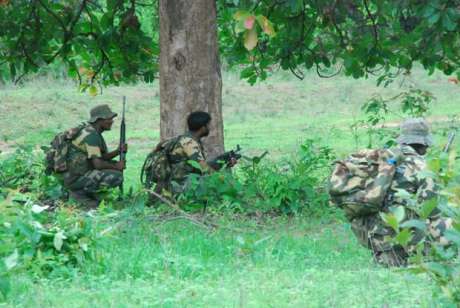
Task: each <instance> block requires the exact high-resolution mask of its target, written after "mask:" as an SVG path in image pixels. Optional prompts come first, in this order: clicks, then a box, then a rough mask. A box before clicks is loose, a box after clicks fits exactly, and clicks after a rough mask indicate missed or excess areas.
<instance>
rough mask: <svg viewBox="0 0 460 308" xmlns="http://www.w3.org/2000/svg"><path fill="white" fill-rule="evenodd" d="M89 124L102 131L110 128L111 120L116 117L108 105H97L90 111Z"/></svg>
mask: <svg viewBox="0 0 460 308" xmlns="http://www.w3.org/2000/svg"><path fill="white" fill-rule="evenodd" d="M90 116H91V117H90V119H89V121H88V122H89V123H91V124H93V125H94V126H96V127H98V128H100V129H101V130H102V131H105V130H110V129H111V128H112V124H113V119H114V118H115V117H116V116H117V114H116V113H115V112H113V111H112V110H110V107H109V105H106V104H104V105H97V106H96V107H94V108H93V109H91V111H90Z"/></svg>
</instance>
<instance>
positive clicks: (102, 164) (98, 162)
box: [91, 157, 125, 171]
mask: <svg viewBox="0 0 460 308" xmlns="http://www.w3.org/2000/svg"><path fill="white" fill-rule="evenodd" d="M91 163H92V164H93V167H94V169H97V170H102V169H112V170H118V171H123V169H125V162H124V161H118V162H111V161H106V160H104V159H103V158H98V157H94V158H92V159H91Z"/></svg>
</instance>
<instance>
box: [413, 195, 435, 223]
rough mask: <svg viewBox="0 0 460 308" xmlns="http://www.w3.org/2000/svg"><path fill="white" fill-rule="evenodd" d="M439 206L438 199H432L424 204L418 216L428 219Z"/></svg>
mask: <svg viewBox="0 0 460 308" xmlns="http://www.w3.org/2000/svg"><path fill="white" fill-rule="evenodd" d="M437 205H438V202H437V199H436V198H431V199H430V200H427V201H425V202H424V203H423V204H422V207H421V209H420V210H419V211H418V215H419V216H420V218H421V219H427V218H428V217H430V214H431V212H433V210H434V209H435V208H436V206H437Z"/></svg>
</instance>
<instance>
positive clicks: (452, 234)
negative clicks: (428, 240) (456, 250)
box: [444, 230, 460, 247]
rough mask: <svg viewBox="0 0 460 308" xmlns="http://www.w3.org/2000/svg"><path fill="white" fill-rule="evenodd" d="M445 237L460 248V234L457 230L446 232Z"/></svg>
mask: <svg viewBox="0 0 460 308" xmlns="http://www.w3.org/2000/svg"><path fill="white" fill-rule="evenodd" d="M444 237H445V238H446V239H448V240H449V241H450V242H452V243H455V244H456V245H457V246H459V247H460V232H458V231H456V230H446V232H445V233H444Z"/></svg>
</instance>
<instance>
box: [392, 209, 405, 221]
mask: <svg viewBox="0 0 460 308" xmlns="http://www.w3.org/2000/svg"><path fill="white" fill-rule="evenodd" d="M391 212H392V213H393V214H394V215H395V217H396V220H397V221H398V223H400V222H401V221H403V220H404V217H405V216H406V211H405V210H404V207H403V206H398V207H395V208H392V209H391Z"/></svg>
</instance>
